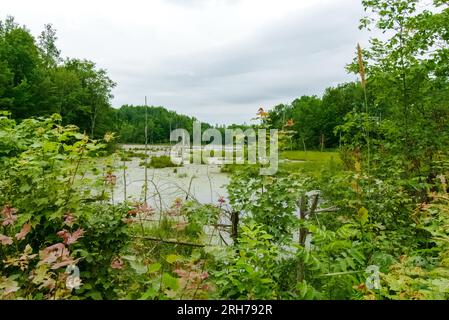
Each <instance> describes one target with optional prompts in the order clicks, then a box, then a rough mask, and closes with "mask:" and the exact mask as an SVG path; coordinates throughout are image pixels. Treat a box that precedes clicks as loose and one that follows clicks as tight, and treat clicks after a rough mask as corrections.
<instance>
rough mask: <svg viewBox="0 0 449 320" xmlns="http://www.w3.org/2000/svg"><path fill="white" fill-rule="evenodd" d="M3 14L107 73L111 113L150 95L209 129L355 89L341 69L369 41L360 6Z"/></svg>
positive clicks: (311, 0)
mask: <svg viewBox="0 0 449 320" xmlns="http://www.w3.org/2000/svg"><path fill="white" fill-rule="evenodd" d="M304 5H306V6H305V7H304ZM86 8H88V9H86ZM4 10H5V12H6V13H7V14H12V15H14V16H16V18H17V20H18V21H19V22H20V23H24V24H26V25H27V26H28V27H29V28H30V29H31V30H32V32H33V33H34V34H38V33H39V32H40V30H41V29H42V26H43V24H44V23H48V22H51V23H53V25H54V26H55V27H56V29H58V35H59V41H58V45H59V46H60V47H61V49H62V52H63V54H64V55H65V56H71V57H80V58H89V59H91V60H93V61H96V62H97V64H98V66H100V67H102V68H105V69H107V70H108V72H109V74H110V76H111V78H112V79H113V80H114V81H116V82H117V83H118V86H117V87H116V88H115V89H114V96H115V98H114V99H113V105H114V106H116V107H118V106H120V105H122V104H142V103H143V100H144V98H143V97H144V96H145V95H149V97H150V103H151V104H154V105H163V106H166V107H168V108H170V109H173V110H176V111H178V112H181V113H186V114H191V115H194V116H196V117H197V118H199V119H201V120H204V121H208V122H211V123H230V122H243V121H248V120H249V119H250V118H251V117H253V115H254V113H255V111H256V110H257V108H258V107H259V106H265V107H270V106H273V105H276V104H278V103H289V102H291V101H292V100H293V99H295V98H296V97H298V96H301V95H303V94H317V95H319V94H321V93H322V92H323V90H324V89H325V88H326V87H328V86H331V85H335V84H337V83H340V82H344V81H350V80H353V79H354V78H355V77H354V76H352V75H347V74H346V72H345V69H344V67H345V65H346V64H347V63H348V62H349V61H351V60H352V57H353V55H354V49H355V46H356V43H357V42H359V41H361V42H362V43H364V42H365V43H366V40H367V36H366V34H364V33H362V32H360V31H359V30H358V28H357V27H358V20H359V18H360V17H361V16H362V15H363V10H362V7H361V4H360V0H301V1H299V0H277V1H274V0H273V1H270V0H258V1H256V0H154V1H151V2H133V1H129V3H128V2H127V3H123V1H114V0H111V1H103V0H98V1H95V2H91V1H89V0H79V2H77V3H76V5H75V4H73V5H72V6H71V8H70V10H67V8H66V6H65V5H64V4H62V3H61V2H60V1H56V0H42V1H40V2H39V3H37V2H36V4H34V5H33V3H30V2H27V1H25V0H16V1H14V2H8V3H7V4H5V8H4Z"/></svg>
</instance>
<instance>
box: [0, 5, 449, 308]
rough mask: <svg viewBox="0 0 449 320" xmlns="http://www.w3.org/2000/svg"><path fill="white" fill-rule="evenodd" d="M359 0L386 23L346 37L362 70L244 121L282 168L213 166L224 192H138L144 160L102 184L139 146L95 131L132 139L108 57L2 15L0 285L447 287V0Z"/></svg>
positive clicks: (161, 289) (14, 292)
mask: <svg viewBox="0 0 449 320" xmlns="http://www.w3.org/2000/svg"><path fill="white" fill-rule="evenodd" d="M362 3H363V6H364V7H365V9H366V10H367V12H368V13H369V14H370V17H369V18H363V19H362V20H361V22H362V27H363V28H367V27H370V28H377V29H379V30H380V31H385V34H386V35H387V37H386V38H385V39H384V40H379V39H373V40H372V41H371V47H370V48H366V49H362V48H361V47H360V46H358V50H357V54H356V55H355V59H354V61H353V63H351V64H350V65H348V70H349V71H350V72H354V73H356V74H358V76H359V77H360V82H357V83H351V84H344V85H341V86H338V87H337V88H333V89H328V90H327V91H326V93H325V95H324V96H323V97H322V98H317V97H302V98H299V99H297V100H295V101H294V102H293V103H292V105H286V106H284V105H281V106H277V107H275V108H273V109H272V110H270V111H265V110H263V109H260V110H259V112H258V116H259V117H258V120H260V121H259V124H257V125H254V127H255V128H257V127H261V128H268V129H272V128H277V129H279V130H280V142H281V149H282V152H281V153H280V169H281V170H279V171H278V172H277V173H276V174H275V175H271V176H263V175H260V174H259V172H260V171H259V169H260V166H261V165H260V164H257V165H249V164H244V165H226V166H223V168H222V170H224V171H228V172H230V176H231V181H230V183H229V185H228V187H227V190H228V195H227V197H218V199H215V200H216V201H215V202H213V203H209V204H206V203H200V202H198V201H196V200H195V199H194V197H193V196H192V194H191V193H190V192H189V190H187V191H186V192H185V194H183V197H179V198H177V199H176V200H175V201H174V203H173V204H172V206H171V207H170V208H168V209H163V208H162V206H160V207H161V208H159V209H157V208H154V207H152V206H150V205H149V204H148V202H147V201H146V200H147V194H148V190H149V189H151V192H154V193H155V194H157V195H159V196H160V193H159V190H157V188H156V187H155V185H153V184H151V181H152V180H151V177H147V176H145V181H144V188H143V189H144V190H143V192H142V196H141V197H140V199H139V200H138V201H131V200H129V199H127V198H126V197H125V198H126V199H125V201H122V202H118V201H117V200H116V199H114V194H115V190H116V188H117V183H118V179H121V177H119V176H117V174H116V172H123V173H124V174H123V179H124V178H126V161H127V160H129V159H131V158H133V157H137V158H141V159H142V160H143V159H146V157H147V156H148V154H147V153H146V152H145V151H143V150H133V149H129V150H127V151H123V150H118V151H117V152H114V151H115V150H114V147H115V135H114V134H111V133H108V132H119V134H120V137H119V138H118V139H125V140H124V141H132V142H139V141H135V139H134V138H133V134H134V131H133V130H134V129H135V128H139V129H138V130H141V131H142V130H143V127H142V121H141V114H142V112H144V111H145V110H144V108H131V107H124V108H123V109H122V110H119V111H111V110H112V109H111V108H110V106H109V100H108V99H109V98H108V97H109V94H110V88H111V86H112V82H111V81H110V80H109V78H107V75H106V73H105V72H104V71H101V70H96V69H95V67H94V65H93V64H92V63H90V62H86V61H79V60H67V61H65V62H60V59H59V54H58V51H57V50H56V48H55V47H54V46H53V45H54V39H55V35H54V32H53V31H52V29H51V28H50V27H47V29H46V31H45V32H44V33H43V35H42V36H41V38H40V39H41V40H40V42H39V46H37V45H36V44H35V43H34V42H35V41H34V39H33V38H32V37H31V36H30V34H29V32H28V31H27V30H26V29H25V28H23V27H19V26H17V25H16V24H15V23H14V22H13V20H12V19H10V18H9V19H7V21H5V22H3V23H2V24H1V25H0V71H1V73H0V76H1V77H0V107H1V108H2V109H5V110H7V111H2V113H1V115H0V223H1V225H2V226H1V228H0V299H36V300H40V299H144V300H145V299H355V300H361V299H370V300H374V299H378V300H381V299H386V300H395V299H449V241H448V240H449V229H448V225H449V195H448V193H449V187H448V179H449V148H448V146H449V121H448V120H449V104H448V101H449V71H448V70H449V67H448V65H449V47H448V41H449V38H448V34H449V23H448V21H449V8H448V5H447V3H446V2H445V1H440V0H433V1H432V4H427V7H426V8H428V10H424V11H423V10H422V9H420V8H421V7H418V3H420V2H419V1H386V0H377V1H368V0H363V1H362ZM16 43H21V44H22V45H21V46H17V45H15V44H16ZM24 48H26V50H25V49H24ZM22 49H23V52H22V51H21V50H22ZM15 52H16V53H15ZM19 53H20V54H19ZM15 54H17V55H16V56H15ZM12 57H21V58H20V59H12ZM86 79H90V80H94V79H96V81H87V80H86ZM49 81H50V84H51V83H52V84H53V86H55V85H57V84H59V87H58V86H56V87H57V88H60V90H56V91H55V92H53V91H52V93H49V92H50V91H48V90H47V91H46V89H45V88H46V87H45V86H46V85H49V86H50V84H49ZM52 81H53V82H52ZM66 84H71V85H72V86H74V87H73V88H72V87H67V86H66ZM97 85H98V86H99V88H100V89H101V90H91V89H93V88H92V87H91V86H97ZM95 88H96V87H95ZM99 88H97V89H99ZM63 89H64V90H68V91H64V90H63ZM72 89H73V90H72ZM45 92H47V93H48V94H47V95H45V94H43V93H45ZM38 93H39V95H38ZM88 93H90V94H94V93H95V94H98V95H99V96H96V98H101V99H99V100H98V99H95V100H94V98H93V97H92V96H89V94H88ZM81 97H82V98H83V99H85V100H82V101H80V99H81ZM93 101H96V102H95V103H94V102H93ZM50 106H51V108H50ZM53 108H55V109H53ZM100 110H109V111H111V113H110V115H111V114H114V113H117V114H122V115H123V119H125V120H124V121H123V122H121V127H120V129H119V130H118V129H117V128H118V127H117V125H116V124H111V125H109V124H108V121H109V120H108V119H113V116H107V114H108V113H107V112H106V113H102V112H101V111H100ZM153 111H154V114H151V115H150V117H151V118H152V120H151V121H153V124H154V126H153V127H152V128H153V129H151V130H153V131H151V130H150V131H151V135H152V136H154V137H158V138H155V142H156V140H157V141H159V142H162V141H164V139H165V137H167V135H165V133H166V132H165V131H158V129H157V128H158V127H157V125H156V123H158V121H159V120H160V119H159V117H161V118H164V120H163V121H162V122H159V123H163V125H162V126H163V127H164V130H166V128H165V127H166V126H167V124H168V125H169V126H170V119H178V118H177V117H178V116H177V115H175V114H173V113H168V114H167V112H166V111H164V110H162V109H157V108H156V109H153ZM54 113H55V114H54ZM38 115H41V116H42V117H36V116H38ZM124 115H126V116H124ZM32 116H35V117H32ZM166 116H167V117H166ZM109 117H111V118H109ZM120 117H122V116H120ZM133 117H136V118H139V120H135V121H134V120H132V118H133ZM178 120H179V121H180V122H181V119H178ZM184 120H186V119H184ZM191 120H192V119H189V120H188V121H191ZM176 121H177V120H176ZM188 121H187V120H186V123H184V124H183V125H186V126H188V124H187V122H188ZM180 122H179V123H180ZM190 124H191V122H190ZM75 125H77V126H75ZM172 125H173V122H172ZM172 128H173V126H172ZM188 128H189V127H187V129H188ZM136 130H137V129H136ZM156 132H157V133H156ZM125 137H126V138H125ZM128 138H129V140H127V139H128ZM122 141H123V140H122ZM328 147H332V148H334V149H333V151H331V150H329V149H327V150H326V148H328ZM309 149H315V150H309ZM298 150H300V151H298ZM317 150H319V151H317ZM147 160H148V162H147V163H148V164H149V166H150V167H152V168H162V167H167V166H172V163H171V160H170V157H168V156H164V155H162V156H153V157H151V159H150V158H148V159H147ZM124 162H125V163H124ZM172 170H174V171H173V172H174V173H177V172H178V171H177V169H176V168H174V169H172ZM180 175H181V174H180ZM192 179H193V178H192Z"/></svg>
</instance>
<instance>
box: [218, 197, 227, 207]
mask: <svg viewBox="0 0 449 320" xmlns="http://www.w3.org/2000/svg"><path fill="white" fill-rule="evenodd" d="M218 203H219V204H221V205H223V204H225V203H226V199H225V197H223V196H220V197H219V198H218Z"/></svg>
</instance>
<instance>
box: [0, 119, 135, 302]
mask: <svg viewBox="0 0 449 320" xmlns="http://www.w3.org/2000/svg"><path fill="white" fill-rule="evenodd" d="M60 122H61V118H60V117H59V116H58V115H55V116H53V117H51V118H49V119H27V120H24V121H22V122H21V123H20V124H16V123H15V122H14V121H13V120H10V119H8V118H7V117H5V116H1V117H0V136H2V137H3V139H1V143H0V155H1V158H0V168H1V170H0V172H1V174H0V203H1V207H2V214H1V221H2V225H3V233H2V234H1V236H0V237H1V238H2V243H1V246H0V252H1V256H2V257H4V258H5V260H3V259H2V261H0V267H1V276H2V279H3V280H2V285H1V286H2V287H3V289H2V291H1V292H0V295H1V296H2V297H3V298H20V297H22V298H27V299H53V298H56V299H60V298H64V299H67V298H79V297H84V298H93V299H97V298H114V297H116V296H115V295H114V293H113V290H112V288H111V277H110V276H109V271H110V264H111V261H112V257H113V256H114V255H115V254H118V252H119V251H120V250H121V249H122V248H123V247H124V246H126V245H127V243H128V240H129V238H128V233H127V225H126V224H125V223H124V222H123V221H122V218H124V217H125V216H126V214H127V211H128V210H127V208H126V206H120V207H115V206H112V205H110V204H108V203H107V202H105V200H107V198H105V197H104V195H103V194H104V177H102V176H99V175H98V170H96V168H95V166H96V163H95V157H96V156H97V155H98V154H99V153H100V152H101V150H102V148H104V147H105V144H101V143H99V142H97V141H92V140H90V139H89V138H88V137H87V136H86V135H84V134H81V133H79V132H78V131H77V128H76V127H74V126H67V127H64V126H61V124H60ZM96 172H97V174H96ZM87 173H88V175H89V178H87V177H86V175H87ZM70 265H76V266H77V268H79V270H80V277H79V278H77V281H80V282H81V284H82V285H81V287H80V289H79V290H78V289H73V290H72V289H70V288H69V287H67V286H66V283H67V281H68V279H69V274H68V273H67V272H64V269H65V268H66V267H67V266H70Z"/></svg>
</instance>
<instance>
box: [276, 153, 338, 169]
mask: <svg viewBox="0 0 449 320" xmlns="http://www.w3.org/2000/svg"><path fill="white" fill-rule="evenodd" d="M280 159H283V160H290V161H295V162H288V161H287V162H282V163H280V164H279V168H280V169H281V170H285V171H288V172H297V171H306V172H309V173H311V174H319V173H320V172H321V171H322V170H323V169H327V168H330V169H333V170H339V169H341V159H340V155H339V153H338V152H334V151H324V152H320V151H307V152H304V151H299V150H294V151H282V152H281V153H280ZM296 161H303V162H296Z"/></svg>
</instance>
